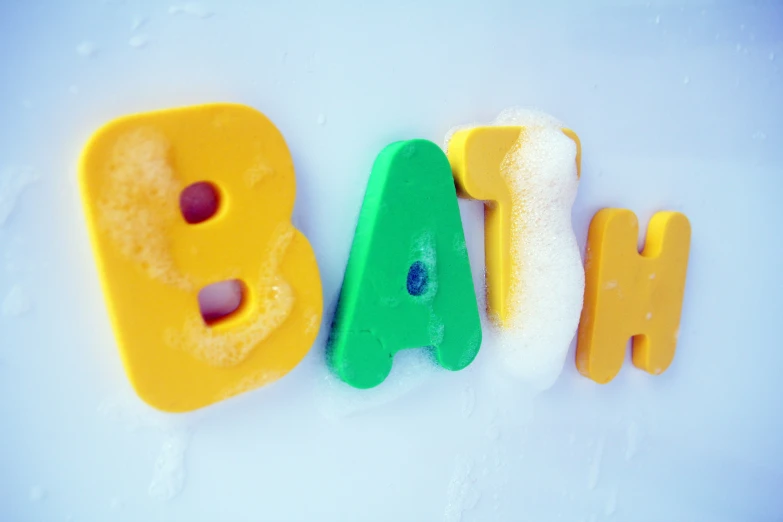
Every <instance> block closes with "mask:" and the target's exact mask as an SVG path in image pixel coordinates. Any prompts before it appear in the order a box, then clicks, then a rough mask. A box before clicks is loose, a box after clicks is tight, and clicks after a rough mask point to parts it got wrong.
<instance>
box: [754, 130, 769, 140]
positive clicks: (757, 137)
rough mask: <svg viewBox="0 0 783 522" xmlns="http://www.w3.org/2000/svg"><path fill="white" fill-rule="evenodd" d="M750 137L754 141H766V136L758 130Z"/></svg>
mask: <svg viewBox="0 0 783 522" xmlns="http://www.w3.org/2000/svg"><path fill="white" fill-rule="evenodd" d="M751 137H752V138H753V139H754V140H757V141H764V140H766V139H767V135H766V134H765V133H764V132H762V131H760V130H757V131H756V132H754V133H753V135H752V136H751Z"/></svg>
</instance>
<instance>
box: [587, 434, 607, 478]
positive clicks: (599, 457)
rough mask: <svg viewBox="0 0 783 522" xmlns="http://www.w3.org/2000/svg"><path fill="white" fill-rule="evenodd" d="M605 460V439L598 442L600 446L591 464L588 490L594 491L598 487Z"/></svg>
mask: <svg viewBox="0 0 783 522" xmlns="http://www.w3.org/2000/svg"><path fill="white" fill-rule="evenodd" d="M603 458H604V438H603V437H602V438H601V439H600V440H599V441H598V445H597V446H596V448H595V453H593V459H592V462H591V463H590V470H589V472H588V474H587V489H589V490H591V491H592V490H594V489H595V487H596V486H597V485H598V477H599V475H600V474H601V464H602V462H603Z"/></svg>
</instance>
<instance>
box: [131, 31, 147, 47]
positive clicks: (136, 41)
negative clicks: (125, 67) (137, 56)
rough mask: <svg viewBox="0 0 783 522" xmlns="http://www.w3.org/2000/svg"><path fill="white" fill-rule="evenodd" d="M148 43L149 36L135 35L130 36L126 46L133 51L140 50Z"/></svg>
mask: <svg viewBox="0 0 783 522" xmlns="http://www.w3.org/2000/svg"><path fill="white" fill-rule="evenodd" d="M149 42H150V36H149V35H148V34H136V35H133V36H131V38H130V40H128V45H130V46H131V47H133V48H134V49H141V48H142V47H144V46H145V45H147V44H148V43H149Z"/></svg>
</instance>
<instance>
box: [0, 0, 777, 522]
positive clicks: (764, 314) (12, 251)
mask: <svg viewBox="0 0 783 522" xmlns="http://www.w3.org/2000/svg"><path fill="white" fill-rule="evenodd" d="M275 4H276V5H267V2H251V1H247V2H239V1H231V2H217V1H216V0H214V1H211V2H210V1H208V2H205V3H203V4H199V9H191V13H190V14H188V13H180V14H170V13H169V7H170V5H171V3H169V2H153V1H135V2H134V1H132V0H128V1H127V2H109V3H104V2H101V1H99V0H90V1H79V2H77V1H72V2H55V1H51V2H41V1H26V0H24V1H23V0H16V1H15V0H0V121H2V123H0V176H3V177H4V178H5V179H10V177H11V176H16V175H18V173H19V172H20V169H22V168H24V167H30V168H32V169H33V170H34V172H35V173H37V175H38V176H39V180H38V181H37V182H35V183H33V184H31V185H30V186H29V187H28V188H27V189H26V190H25V191H24V192H23V193H22V194H21V196H20V197H19V198H18V199H17V200H16V205H15V208H14V211H13V213H12V214H11V215H10V217H9V218H8V220H7V221H6V223H5V224H4V225H3V226H2V227H1V228H0V251H1V252H2V258H0V265H1V266H0V299H4V298H5V296H6V295H7V294H8V292H9V291H11V289H12V287H14V286H15V285H17V286H18V287H20V288H21V289H22V290H23V291H24V292H25V293H26V294H27V295H28V296H29V298H30V300H31V303H32V309H31V310H30V311H29V312H28V313H25V314H22V315H19V316H0V520H3V521H27V520H57V521H59V520H62V521H65V520H74V521H103V520H117V521H122V520H127V521H142V520H143V521H156V520H174V521H201V520H203V521H211V520H256V521H257V520H307V521H312V520H323V521H330V520H334V521H338V520H339V521H351V520H357V521H359V520H362V521H364V520H375V521H395V522H399V521H405V520H415V521H436V520H446V521H449V522H451V521H456V520H460V517H461V520H463V521H486V520H514V521H521V520H530V521H547V520H573V521H579V520H586V521H587V520H605V519H615V520H623V521H658V520H666V521H699V520H705V521H723V520H725V521H730V520H738V521H757V520H781V519H783V501H782V500H781V497H780V486H781V485H783V408H782V406H783V404H782V402H783V385H782V384H781V377H780V372H781V368H782V367H783V350H781V343H780V334H779V332H778V331H777V328H778V327H779V322H780V320H781V317H782V316H783V297H782V295H783V275H781V273H782V272H781V263H780V259H781V257H783V248H781V245H783V242H782V241H781V239H780V225H781V223H783V205H782V204H781V196H783V194H782V191H781V189H782V188H783V181H781V174H782V172H781V170H782V167H783V160H781V145H783V110H782V109H783V96H782V95H783V77H782V75H781V65H783V4H781V3H780V2H685V3H683V7H680V6H679V5H678V4H675V3H672V2H664V3H661V2H655V1H650V2H619V1H615V2H607V1H602V2H590V4H591V5H590V7H586V6H585V5H583V4H587V3H579V4H576V3H575V4H574V5H571V4H566V3H564V2H559V3H556V4H555V5H552V4H550V5H549V7H546V8H533V7H528V6H523V5H522V3H521V2H517V1H512V0H510V1H508V2H506V3H502V2H466V1H461V2H456V1H451V2H440V3H438V4H432V5H429V4H428V3H427V2H422V1H418V2H406V1H400V2H394V3H384V4H383V5H379V6H377V7H376V6H375V4H374V3H372V2H358V1H356V2H339V5H326V4H327V2H323V3H321V2H312V3H304V2H279V3H275ZM277 4H279V5H277ZM322 4H323V5H322ZM209 13H211V16H207V17H203V18H202V17H199V16H198V15H205V14H209ZM139 17H142V18H143V19H144V20H145V22H144V23H143V25H142V26H141V27H140V28H138V29H136V30H135V31H134V30H132V27H133V25H134V21H138V18H139ZM139 35H147V38H144V37H142V36H139ZM134 36H136V38H135V39H134V40H133V42H134V43H135V44H138V43H139V42H144V41H146V44H145V45H143V46H141V47H134V46H133V45H131V44H130V43H129V41H130V40H131V38H133V37H134ZM84 42H93V43H94V46H95V52H94V53H93V54H92V55H90V56H84V55H83V54H80V53H79V52H78V51H77V47H79V46H80V44H82V43H84ZM210 101H233V102H240V103H246V104H249V105H252V106H253V107H256V108H257V109H259V110H261V111H263V112H264V113H266V114H267V115H268V116H269V117H270V118H271V119H272V120H273V121H274V122H275V123H276V124H277V125H278V127H279V128H280V129H281V130H282V132H283V134H284V135H285V137H286V139H287V141H288V144H289V147H290V148H291V150H292V153H293V155H294V160H295V163H296V168H297V181H298V195H297V203H296V205H297V207H296V220H297V223H298V225H299V226H300V228H301V229H303V231H304V232H305V234H307V235H308V237H309V239H310V241H311V242H312V244H313V246H314V248H315V251H316V254H317V256H318V261H319V264H320V270H321V276H322V278H323V284H324V300H325V308H326V314H325V316H324V321H325V323H328V321H329V320H330V319H331V312H332V310H333V308H334V304H335V301H336V298H337V295H338V291H339V285H340V282H341V278H342V275H343V270H344V267H345V262H346V259H347V256H348V252H349V248H350V244H351V240H352V237H353V229H354V226H355V218H356V214H357V212H358V210H359V206H360V205H361V200H362V196H363V192H364V188H365V184H366V180H367V176H368V174H369V171H370V167H371V165H372V161H373V159H374V157H375V155H376V154H377V153H378V152H379V151H380V150H381V149H382V148H383V147H384V146H385V145H386V144H388V143H389V142H391V141H393V140H398V139H407V138H413V137H423V138H428V139H431V140H433V141H436V142H438V143H440V142H442V139H443V137H444V135H445V134H446V132H447V131H448V129H449V128H451V127H452V126H455V125H459V124H464V123H469V122H473V121H489V120H491V119H493V118H494V117H495V116H496V115H497V113H498V112H499V111H500V110H501V109H502V108H505V107H507V106H510V105H524V106H534V107H538V108H541V109H543V110H545V111H547V112H550V113H552V114H554V115H555V116H557V117H559V118H560V119H562V120H563V121H565V122H566V123H567V124H568V125H569V126H570V127H571V128H573V129H574V130H576V132H577V133H578V134H579V135H580V137H581V140H582V145H583V171H582V173H583V175H582V183H581V186H580V191H579V196H578V198H577V202H576V205H575V208H574V214H573V216H574V227H575V230H576V231H577V235H578V238H579V241H580V246H581V247H583V246H584V240H585V237H586V232H587V226H588V223H589V220H590V218H591V217H592V215H593V214H594V213H595V212H596V211H597V210H598V209H599V208H601V207H605V206H621V207H626V208H630V209H633V210H634V211H636V212H637V213H638V215H639V217H640V220H641V221H642V222H643V223H646V221H647V219H648V218H649V216H650V215H651V214H652V213H653V212H654V211H656V210H659V209H674V210H680V211H683V212H685V213H686V214H687V215H688V216H689V218H690V219H691V223H692V226H693V243H692V250H691V264H690V267H689V272H688V282H687V291H686V298H685V304H684V311H683V322H682V329H681V335H680V343H679V346H678V353H677V356H676V358H675V361H674V363H673V365H672V367H671V368H670V370H669V371H667V372H666V373H665V374H664V375H662V376H660V377H651V376H648V375H647V374H644V373H642V372H640V371H639V370H636V369H635V368H633V366H632V365H631V364H630V360H627V361H626V365H625V366H624V368H623V370H622V372H621V373H620V375H619V376H618V377H617V378H616V379H615V380H614V381H613V382H612V383H610V384H609V385H606V386H598V385H596V384H593V383H592V382H591V381H588V380H587V379H585V378H583V377H581V376H579V374H578V373H577V371H576V369H575V367H574V363H573V352H572V354H571V355H570V356H569V360H568V363H567V365H566V368H565V371H564V373H563V375H562V376H561V378H560V379H559V381H558V382H557V384H556V385H555V386H554V387H553V388H552V389H551V390H549V391H547V392H545V393H543V394H542V395H539V396H537V397H534V398H531V397H529V396H528V394H527V393H526V392H525V391H524V390H523V389H522V388H521V387H520V386H519V385H518V384H517V383H514V382H513V381H510V380H508V379H507V378H505V377H504V375H503V372H502V371H500V370H499V369H498V368H497V366H496V365H494V364H493V362H492V360H491V359H492V358H491V354H492V350H493V340H492V338H491V335H490V334H489V333H488V332H486V331H485V339H486V341H485V343H484V344H483V346H482V351H481V353H480V354H479V356H478V359H477V360H476V362H475V363H474V364H473V365H472V366H471V367H469V368H468V369H467V370H465V371H463V372H459V373H448V372H440V371H434V370H427V369H426V368H425V369H422V367H421V364H417V363H416V360H415V354H413V356H411V355H410V354H408V356H407V357H405V358H404V359H405V360H402V361H398V363H399V364H398V365H397V366H398V368H397V369H396V370H395V373H393V374H392V375H391V376H390V378H389V381H388V382H387V383H385V384H384V386H383V387H382V389H381V390H378V391H375V392H371V393H370V394H369V395H366V396H365V395H363V394H362V392H358V391H357V392H345V390H343V389H342V388H340V387H335V386H334V385H332V384H329V382H327V378H326V377H327V375H328V374H327V373H326V370H325V367H324V363H323V359H322V357H323V349H324V344H325V339H326V333H327V332H326V329H325V328H322V332H321V336H320V337H319V339H318V341H317V342H316V344H315V345H314V347H313V349H312V351H311V354H310V355H309V356H308V358H307V359H305V361H304V362H303V363H302V364H301V365H300V366H298V367H297V368H296V369H295V370H294V371H293V372H292V373H290V374H289V375H288V376H287V377H285V378H283V379H282V380H280V381H278V382H277V383H276V384H274V385H272V386H270V387H267V388H264V389H261V390H257V391H254V392H251V393H248V394H245V395H243V396H241V397H239V398H236V399H234V400H230V401H228V402H225V403H222V404H219V405H217V406H215V407H211V408H208V409H207V410H203V411H201V412H197V413H196V414H194V415H187V416H180V417H176V418H175V419H173V420H172V419H171V418H170V417H169V416H165V415H158V414H155V413H154V412H150V411H149V410H148V409H147V408H146V407H144V406H142V405H140V404H139V401H138V400H137V399H136V398H135V395H133V394H132V392H131V391H130V387H129V384H128V382H127V380H126V378H125V375H124V372H123V370H122V367H121V364H120V360H119V357H118V352H117V349H116V346H115V343H114V340H113V336H112V333H111V331H110V328H109V324H108V318H107V314H106V312H105V308H104V303H103V296H102V294H101V291H100V288H99V285H98V279H97V275H96V271H95V265H94V262H93V259H92V253H91V250H90V246H89V243H88V237H87V232H86V228H85V226H84V219H83V213H82V210H81V202H80V201H79V196H78V193H77V190H76V183H75V181H76V163H77V158H78V155H79V153H80V151H81V148H82V146H83V145H84V143H85V141H86V139H87V138H88V136H89V135H90V133H91V132H93V131H94V130H96V129H97V128H98V127H99V126H100V125H102V124H103V123H105V122H107V121H109V120H110V119H112V118H114V117H117V116H120V115H123V114H127V113H131V112H137V111H146V110H152V109H157V108H164V107H171V106H182V105H189V104H193V103H200V102H210ZM324 120H325V121H324ZM1 185H2V180H0V186H1ZM6 196H7V195H6ZM6 202H8V201H6ZM461 209H462V211H463V214H462V215H463V221H464V225H465V231H466V235H467V238H468V243H469V248H470V255H471V261H472V265H473V271H474V276H475V281H476V285H477V287H479V288H480V286H481V285H482V272H483V250H482V248H483V247H482V245H483V236H482V219H481V216H482V212H481V207H480V204H478V203H474V202H470V203H468V202H462V203H461ZM368 397H369V399H368ZM348 413H350V414H351V415H345V414H348ZM177 493H178V494H177ZM169 497H171V498H169ZM167 499H168V500H167Z"/></svg>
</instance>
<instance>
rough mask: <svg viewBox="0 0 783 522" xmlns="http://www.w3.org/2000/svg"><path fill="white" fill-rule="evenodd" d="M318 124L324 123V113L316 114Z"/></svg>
mask: <svg viewBox="0 0 783 522" xmlns="http://www.w3.org/2000/svg"><path fill="white" fill-rule="evenodd" d="M318 125H326V115H325V114H319V115H318Z"/></svg>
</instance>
